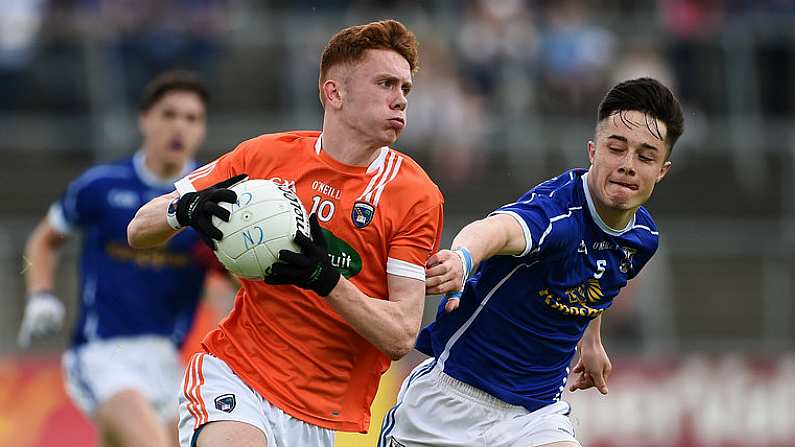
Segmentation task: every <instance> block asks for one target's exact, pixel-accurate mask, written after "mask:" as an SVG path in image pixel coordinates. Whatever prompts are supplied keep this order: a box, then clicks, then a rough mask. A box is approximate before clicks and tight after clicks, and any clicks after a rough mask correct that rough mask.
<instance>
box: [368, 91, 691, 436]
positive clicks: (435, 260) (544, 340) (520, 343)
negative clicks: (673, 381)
mask: <svg viewBox="0 0 795 447" xmlns="http://www.w3.org/2000/svg"><path fill="white" fill-rule="evenodd" d="M683 126H684V120H683V116H682V110H681V107H680V105H679V102H678V101H677V100H676V98H675V97H674V95H673V94H672V93H671V91H670V90H669V89H668V88H667V87H665V86H663V85H662V84H660V83H659V82H658V81H656V80H653V79H649V78H641V79H635V80H631V81H626V82H622V83H620V84H618V85H616V86H615V87H613V88H612V89H611V90H610V91H609V92H608V93H607V95H606V96H605V98H604V99H603V100H602V103H601V104H600V105H599V109H598V120H597V125H596V129H595V135H594V139H593V141H589V142H588V145H587V148H588V158H589V160H590V162H591V166H590V168H589V169H587V170H586V169H572V170H570V171H566V172H564V173H562V174H560V175H558V176H557V177H555V178H552V179H550V180H547V181H545V182H543V183H541V184H539V185H537V186H536V187H534V188H532V189H531V190H530V191H528V192H527V193H525V194H524V195H523V196H522V197H521V198H519V200H517V201H516V202H514V203H511V204H509V205H506V206H503V207H501V208H499V209H497V210H496V211H494V212H493V213H492V214H491V215H489V216H488V217H487V218H485V219H482V220H478V221H475V222H473V223H471V224H469V225H467V226H466V227H464V228H463V229H462V230H461V231H460V232H459V233H458V235H457V236H456V237H455V239H454V240H453V244H452V250H442V251H440V252H439V253H437V254H436V255H434V256H433V257H432V258H431V259H430V260H429V261H428V272H427V276H428V279H427V282H426V286H427V290H428V292H429V293H450V294H451V295H448V297H447V298H445V299H443V300H442V302H441V303H440V305H439V310H438V314H437V317H436V320H435V321H434V322H433V323H431V324H430V325H429V326H427V327H426V328H424V329H423V330H422V331H421V333H420V335H419V337H418V340H417V349H418V350H420V351H421V352H423V353H425V354H427V355H429V356H431V358H430V359H428V360H426V361H425V362H423V363H422V364H420V365H419V366H418V367H417V368H416V369H414V371H413V372H412V373H411V374H410V375H409V376H408V377H407V378H406V380H405V381H404V383H403V386H402V387H401V391H400V394H399V396H398V402H397V404H396V406H395V407H393V408H392V410H390V411H389V412H388V413H387V415H386V417H385V418H384V422H383V426H382V432H381V440H380V444H379V446H406V447H409V446H462V447H463V446H473V447H474V446H484V445H486V446H489V447H508V446H531V445H532V446H542V445H543V446H555V447H577V446H579V445H580V444H579V442H577V440H576V438H575V436H574V428H573V425H572V423H571V421H570V419H569V413H570V410H571V409H570V407H569V404H568V403H566V402H565V401H563V400H561V394H562V392H563V390H564V389H565V386H566V379H567V377H568V375H569V372H570V371H569V365H570V364H571V362H572V359H573V358H574V356H575V352H576V350H577V346H578V343H579V344H580V351H581V359H580V361H579V363H578V365H577V367H576V368H575V371H574V372H575V375H574V378H575V383H574V384H571V385H570V388H571V389H585V388H589V387H591V386H597V388H599V389H600V391H602V392H603V393H606V392H607V387H606V383H605V380H606V373H609V370H606V369H608V368H609V361H608V360H607V358H606V354H605V353H604V349H603V348H602V346H601V340H600V337H599V325H600V324H601V315H602V313H603V312H604V311H605V310H606V309H607V308H608V307H610V305H611V304H612V300H613V298H614V297H615V296H616V295H617V294H618V292H619V290H620V289H621V288H622V287H624V286H625V285H626V284H627V281H629V280H631V279H632V278H634V277H635V276H636V275H637V274H638V272H640V270H641V269H642V268H643V266H644V265H645V264H646V263H647V262H648V261H649V259H650V258H651V257H652V255H653V254H654V252H655V250H656V249H657V242H658V232H657V227H656V226H655V224H654V221H653V220H652V218H651V215H650V214H649V212H648V211H647V210H646V209H644V208H642V207H641V205H642V204H643V203H645V202H646V201H647V200H648V199H649V197H650V196H651V193H652V190H653V189H654V186H655V184H657V183H658V182H659V181H660V180H662V179H663V177H665V175H666V173H667V172H668V170H669V169H670V166H671V162H670V161H669V157H670V155H671V150H672V149H673V146H674V144H675V143H676V141H677V139H678V138H679V137H680V136H681V134H682V132H683ZM470 272H473V273H472V275H471V276H469V273H470ZM462 284H463V285H464V286H463V291H462V292H461V293H459V291H461V289H462Z"/></svg>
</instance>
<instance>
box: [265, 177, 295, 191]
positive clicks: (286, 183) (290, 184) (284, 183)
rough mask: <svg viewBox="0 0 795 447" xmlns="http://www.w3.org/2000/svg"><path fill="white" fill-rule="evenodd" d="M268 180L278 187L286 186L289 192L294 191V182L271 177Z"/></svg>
mask: <svg viewBox="0 0 795 447" xmlns="http://www.w3.org/2000/svg"><path fill="white" fill-rule="evenodd" d="M268 180H270V181H272V182H273V183H276V184H277V185H279V186H286V187H288V188H290V189H291V190H293V191H295V180H287V179H286V178H281V177H271V178H269V179H268Z"/></svg>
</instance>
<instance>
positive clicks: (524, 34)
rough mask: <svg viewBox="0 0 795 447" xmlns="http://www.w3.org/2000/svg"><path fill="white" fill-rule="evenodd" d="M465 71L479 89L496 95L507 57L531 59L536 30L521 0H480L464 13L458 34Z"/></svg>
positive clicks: (525, 61) (523, 59)
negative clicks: (501, 69)
mask: <svg viewBox="0 0 795 447" xmlns="http://www.w3.org/2000/svg"><path fill="white" fill-rule="evenodd" d="M456 42H457V45H458V51H459V53H460V57H461V59H462V60H461V65H462V68H463V74H464V76H465V78H466V80H467V81H468V82H470V83H471V84H472V85H473V87H474V88H475V89H477V91H478V92H479V93H481V94H483V95H485V96H487V97H489V96H494V95H495V93H496V91H497V89H498V87H499V81H500V77H499V74H500V68H501V66H502V64H503V63H504V62H505V61H506V60H507V61H514V62H520V63H523V65H524V63H529V61H530V60H532V59H533V58H534V56H535V53H536V43H537V41H536V30H535V26H534V23H533V19H532V16H531V15H530V12H529V11H528V10H527V9H526V8H525V4H524V2H523V1H521V0H477V1H475V2H473V3H472V4H470V5H469V7H468V8H467V9H466V12H465V13H464V16H463V19H462V23H461V25H460V26H459V31H458V36H457V38H456Z"/></svg>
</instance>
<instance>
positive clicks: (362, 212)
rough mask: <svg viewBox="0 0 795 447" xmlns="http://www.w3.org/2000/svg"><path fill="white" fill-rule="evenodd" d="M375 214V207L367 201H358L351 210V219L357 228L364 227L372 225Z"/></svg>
mask: <svg viewBox="0 0 795 447" xmlns="http://www.w3.org/2000/svg"><path fill="white" fill-rule="evenodd" d="M373 215H375V208H373V205H370V204H369V203H367V202H356V203H355V204H354V205H353V210H351V220H353V224H354V225H355V226H356V228H364V227H366V226H367V225H370V222H372V221H373Z"/></svg>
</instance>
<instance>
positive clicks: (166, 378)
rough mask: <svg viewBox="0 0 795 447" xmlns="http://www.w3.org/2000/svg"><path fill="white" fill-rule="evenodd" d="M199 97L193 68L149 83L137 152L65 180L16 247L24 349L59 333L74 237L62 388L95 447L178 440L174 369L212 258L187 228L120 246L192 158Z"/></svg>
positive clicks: (200, 117) (200, 133) (200, 134)
mask: <svg viewBox="0 0 795 447" xmlns="http://www.w3.org/2000/svg"><path fill="white" fill-rule="evenodd" d="M207 96H208V95H207V90H206V88H205V86H204V85H203V83H201V81H200V80H199V79H198V78H197V77H196V76H195V75H193V74H191V73H188V72H180V71H175V72H167V73H164V74H162V75H160V76H159V77H157V78H155V79H154V80H153V81H152V82H151V83H150V84H149V85H148V86H147V89H146V90H145V92H144V95H143V98H142V102H141V108H140V115H139V128H140V130H141V133H142V135H143V144H142V146H141V149H140V150H139V151H138V152H136V153H135V154H134V155H133V156H132V157H131V158H128V159H124V160H121V161H118V162H114V163H108V164H101V165H97V166H94V167H92V168H90V169H89V170H87V171H86V172H85V173H83V174H82V175H81V176H80V177H78V178H77V179H76V180H74V181H73V182H72V183H71V184H70V185H69V187H68V188H67V189H66V192H65V193H64V194H63V196H62V197H61V198H60V199H59V200H58V201H56V202H55V203H54V204H53V205H52V206H51V207H50V210H49V212H48V214H47V216H46V217H45V218H44V219H43V220H42V222H41V223H40V224H39V225H38V227H37V228H36V229H35V230H34V231H33V233H32V234H31V236H30V238H29V240H28V243H27V246H26V248H25V255H26V258H27V260H28V262H29V269H28V271H27V277H26V283H27V292H28V301H27V306H26V308H25V315H24V318H23V322H22V326H21V329H20V333H19V343H20V344H21V345H22V346H23V347H26V346H28V345H29V344H30V341H31V338H32V337H40V336H43V335H47V334H49V333H52V332H54V331H56V330H58V329H59V328H60V327H61V325H62V322H63V321H62V320H63V317H64V306H63V304H62V303H61V301H60V300H59V299H58V298H57V297H56V296H55V291H54V276H55V270H56V264H57V257H58V251H59V249H60V247H61V246H62V244H63V243H64V241H65V239H66V238H67V237H68V236H69V235H71V234H73V233H76V232H79V233H81V234H82V245H81V248H80V263H79V275H80V291H79V295H78V296H79V301H80V309H79V317H78V322H77V324H76V325H75V328H74V333H73V335H72V340H71V344H70V347H69V349H68V350H67V351H66V353H65V354H64V356H63V368H64V381H65V384H66V388H67V392H68V394H69V395H70V397H71V398H72V400H73V402H74V403H75V405H76V406H78V407H79V408H80V409H81V410H83V411H84V412H85V413H86V414H87V415H88V416H89V417H91V418H92V419H93V420H94V422H95V423H96V425H97V429H98V432H99V436H100V443H99V445H102V446H109V445H114V446H115V445H122V446H126V445H136V446H163V447H165V446H167V445H168V446H173V445H177V440H176V417H177V413H176V409H177V396H178V392H179V390H178V388H179V383H180V380H181V373H182V370H183V368H182V365H181V363H180V359H179V355H178V350H177V347H178V345H179V344H180V343H181V342H182V339H183V338H184V337H185V335H186V332H187V331H188V329H189V328H190V325H191V323H192V321H193V316H194V313H195V311H196V307H197V303H198V301H199V298H200V295H201V289H202V284H203V281H204V278H205V274H206V272H207V266H208V259H212V258H213V256H212V254H211V253H210V251H209V249H208V248H207V247H206V246H205V245H204V243H203V242H202V241H201V240H200V239H199V237H198V235H197V233H195V232H193V231H185V232H183V233H181V234H179V235H177V236H176V237H174V238H173V239H172V240H171V241H170V242H169V243H168V245H167V246H165V247H163V248H162V249H153V250H148V251H140V250H134V249H132V248H130V247H129V246H128V245H127V224H128V223H129V222H130V220H131V219H132V217H133V216H134V215H135V212H136V211H137V210H138V208H139V207H140V206H141V205H142V204H144V203H146V202H148V201H149V200H150V199H152V198H154V197H157V196H160V195H162V194H165V193H167V192H169V191H171V190H172V189H173V183H174V181H176V180H177V179H179V178H181V177H183V176H185V175H186V174H187V173H189V172H191V171H193V170H194V169H195V168H196V167H197V165H196V163H195V162H194V161H193V155H194V154H195V152H196V150H197V148H198V147H199V145H200V144H201V142H202V141H203V140H204V135H205V127H206V126H205V113H206V104H207ZM202 250H203V252H202ZM207 253H210V254H209V257H208V256H207Z"/></svg>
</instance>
